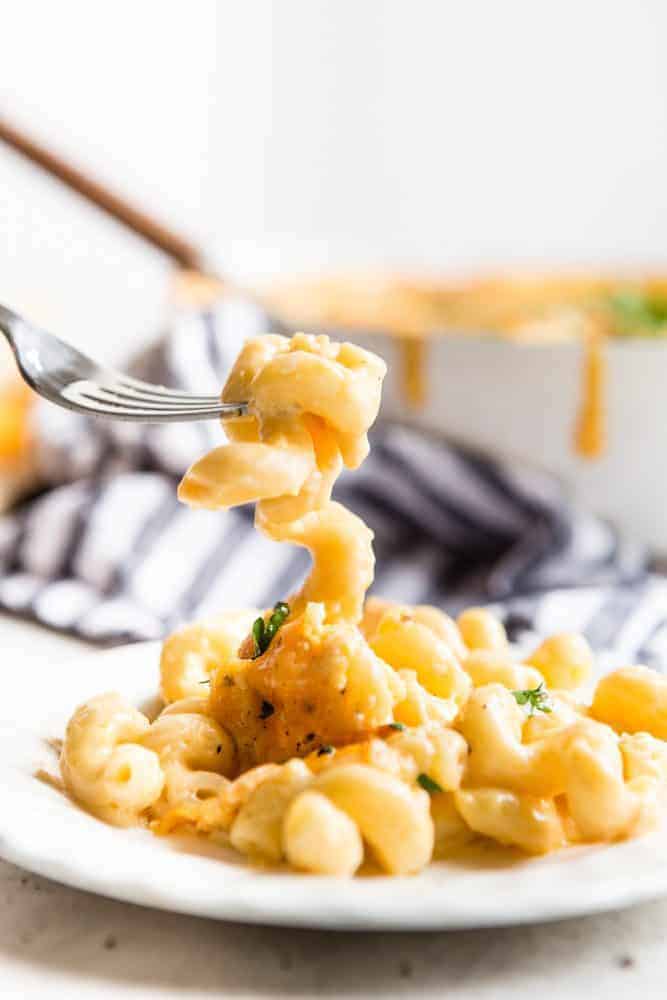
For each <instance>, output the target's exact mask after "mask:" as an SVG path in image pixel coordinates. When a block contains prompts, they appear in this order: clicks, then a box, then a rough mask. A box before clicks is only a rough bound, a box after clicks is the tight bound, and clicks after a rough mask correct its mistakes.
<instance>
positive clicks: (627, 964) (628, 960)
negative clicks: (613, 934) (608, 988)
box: [618, 955, 635, 969]
mask: <svg viewBox="0 0 667 1000" xmlns="http://www.w3.org/2000/svg"><path fill="white" fill-rule="evenodd" d="M634 965H635V960H634V958H633V957H632V955H621V957H620V958H619V959H618V966H619V968H620V969H632V968H633V967H634Z"/></svg>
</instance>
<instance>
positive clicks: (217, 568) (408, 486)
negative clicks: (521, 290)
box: [0, 301, 667, 666]
mask: <svg viewBox="0 0 667 1000" xmlns="http://www.w3.org/2000/svg"><path fill="white" fill-rule="evenodd" d="M268 329H273V330H276V329H278V330H280V328H279V325H277V324H276V323H275V322H271V321H270V320H269V319H268V318H267V317H266V316H265V315H263V314H262V313H261V311H260V310H259V309H258V308H257V307H255V306H253V305H250V304H248V303H244V302H232V301H227V302H223V303H221V305H220V307H219V308H218V309H217V310H216V311H215V312H207V313H185V314H182V315H180V316H179V317H177V318H176V320H175V322H174V326H173V329H172V330H171V331H170V332H169V333H168V334H166V335H165V336H164V337H163V338H162V339H161V340H160V342H159V343H158V344H157V345H156V346H155V347H154V348H153V349H152V350H150V351H149V352H147V353H146V355H145V356H144V357H142V358H141V359H139V361H138V362H137V363H136V364H135V366H134V370H135V372H137V373H138V374H140V375H141V376H142V377H145V378H148V379H150V380H152V381H156V382H160V383H163V384H167V385H175V386H182V387H184V388H187V389H196V390H197V391H199V392H217V391H218V389H219V387H220V385H221V384H222V382H223V381H224V377H225V373H226V371H227V369H228V367H229V365H230V363H231V361H232V359H233V358H234V357H235V355H236V353H237V350H238V347H239V345H240V343H241V342H242V341H243V340H244V339H245V338H246V337H248V336H251V335H253V334H256V333H260V332H266V331H267V330H268ZM43 407H44V408H43V410H42V411H41V414H40V422H41V428H40V438H41V442H42V455H41V473H42V476H43V481H44V483H45V484H46V488H45V489H44V491H43V492H42V493H41V494H40V495H38V496H37V497H35V498H33V499H31V500H30V501H28V502H26V503H24V504H23V505H22V506H21V507H20V508H19V509H18V510H16V511H15V512H14V513H12V514H10V515H6V516H5V517H3V518H1V519H0V608H2V609H4V610H6V611H10V612H13V613H15V614H18V615H24V616H27V617H29V618H32V619H36V620H37V621H40V622H43V623H44V624H46V625H49V626H51V627H53V628H56V629H61V630H64V631H67V632H71V633H74V634H76V635H79V636H81V637H84V638H86V639H89V640H92V641H95V642H100V643H119V642H124V641H129V640H135V639H144V638H154V637H158V636H161V635H163V634H164V633H165V632H166V631H168V630H169V629H171V628H173V627H174V626H175V625H177V624H178V623H180V622H182V621H185V620H188V619H193V618H200V617H206V616H208V615H213V614H215V613H216V612H218V611H220V610H221V609H224V608H227V607H240V606H244V605H250V606H266V605H269V604H271V603H273V602H274V601H275V600H277V599H279V598H283V597H285V596H286V595H287V594H288V593H289V592H290V590H291V589H292V588H294V587H295V586H296V585H297V583H298V582H299V581H300V579H301V578H302V577H303V575H304V574H305V572H306V569H307V556H306V554H305V553H304V552H302V551H301V550H298V549H294V548H291V547H289V546H285V545H277V544H275V543H273V542H270V541H268V540H267V539H265V538H263V537H262V536H261V535H259V534H258V533H257V532H255V531H254V530H253V526H252V511H251V510H250V509H238V510H232V511H229V512H226V513H209V512H203V511H191V510H188V509H187V508H186V507H183V506H181V505H180V504H179V503H178V501H177V500H176V493H175V485H176V481H177V479H178V477H179V476H180V475H181V474H182V473H183V471H184V470H185V468H186V467H187V466H188V465H189V464H190V462H191V461H192V460H193V459H194V458H195V457H197V456H199V455H201V454H202V453H203V452H205V451H206V450H207V449H208V448H210V447H211V446H213V445H214V444H216V443H218V442H219V441H221V440H222V437H223V436H222V431H221V429H220V428H219V427H218V426H217V425H216V424H214V423H202V424H180V425H174V424H170V425H162V426H150V427H147V426H145V425H130V424H110V423H104V422H94V421H90V420H87V419H85V418H82V417H79V416H76V415H74V414H71V413H69V412H68V411H64V410H58V409H57V408H56V407H53V406H51V405H50V404H46V403H45V404H43ZM372 437H373V440H372V444H373V448H372V451H371V455H370V457H369V458H368V460H367V461H366V462H365V463H364V465H363V466H362V467H361V469H360V470H358V471H356V472H355V473H354V474H349V475H344V476H343V478H342V480H341V482H340V484H339V488H338V490H337V496H338V498H339V499H340V500H342V501H343V502H344V503H345V504H347V505H348V506H350V507H351V508H352V509H353V510H355V511H356V512H357V513H358V514H360V515H361V517H363V518H364V520H366V521H367V522H368V524H369V525H370V526H371V528H372V529H373V531H374V532H375V551H376V555H377V574H376V581H375V585H374V591H375V592H376V593H379V594H381V595H383V596H386V597H389V598H393V599H400V600H401V601H405V602H407V603H421V602H425V603H430V604H436V605H439V606H442V607H444V608H447V609H449V610H454V611H455V610H456V609H457V608H459V607H461V606H463V605H465V604H469V603H471V602H476V603H477V602H485V603H494V604H496V605H498V607H499V610H500V611H501V612H502V613H503V614H504V616H505V618H506V621H507V624H508V626H509V628H510V632H511V633H512V634H513V635H514V636H520V635H521V633H524V632H528V631H529V630H535V631H537V632H540V633H542V632H548V631H553V630H556V629H577V630H579V629H580V630H582V631H584V632H585V634H586V635H587V636H588V637H589V639H590V640H591V641H592V642H593V643H594V645H596V646H597V647H598V648H602V649H605V648H609V647H611V646H614V647H616V648H617V650H618V651H619V654H620V655H622V656H623V657H624V658H626V659H628V658H629V659H635V658H637V657H640V658H641V659H643V660H644V661H645V662H649V663H653V664H654V665H656V666H659V665H660V663H661V660H662V658H663V657H665V658H667V584H666V583H665V582H663V581H662V580H661V579H660V578H657V577H652V576H650V575H648V574H647V572H646V570H645V562H644V556H643V553H642V551H641V550H640V548H639V547H638V546H635V545H633V544H628V543H626V542H624V541H623V540H622V539H621V538H620V537H619V536H618V534H617V533H616V531H615V530H614V529H613V528H611V527H610V526H609V525H608V524H606V523H604V522H602V521H600V520H599V519H597V518H595V517H593V516H591V515H590V514H588V513H586V512H585V511H582V510H578V509H575V508H574V507H572V506H570V505H569V504H568V503H567V502H566V500H565V499H564V497H563V495H562V493H561V491H560V489H559V487H558V486H557V485H556V484H555V483H554V482H553V481H552V480H551V479H550V478H549V477H547V476H544V475H542V474H536V473H534V472H532V471H531V472H528V471H526V470H525V469H523V468H519V467H514V466H510V465H506V464H503V463H500V462H497V461H493V460H491V459H489V458H481V457H479V456H478V455H475V454H472V453H469V452H466V451H464V450H461V449H460V448H454V447H452V446H451V445H449V444H448V443H446V442H445V441H444V440H442V439H439V438H436V437H430V436H428V435H425V434H424V433H423V432H418V431H416V430H414V429H411V428H409V427H408V426H403V425H397V424H388V423H384V422H382V421H380V422H379V423H378V425H377V427H376V429H375V430H374V432H373V435H372Z"/></svg>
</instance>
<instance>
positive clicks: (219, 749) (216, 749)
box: [215, 743, 222, 753]
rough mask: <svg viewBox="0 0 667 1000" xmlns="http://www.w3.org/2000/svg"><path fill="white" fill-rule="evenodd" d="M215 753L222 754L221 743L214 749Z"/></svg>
mask: <svg viewBox="0 0 667 1000" xmlns="http://www.w3.org/2000/svg"><path fill="white" fill-rule="evenodd" d="M215 752H216V753H222V743H218V745H217V747H216V748H215Z"/></svg>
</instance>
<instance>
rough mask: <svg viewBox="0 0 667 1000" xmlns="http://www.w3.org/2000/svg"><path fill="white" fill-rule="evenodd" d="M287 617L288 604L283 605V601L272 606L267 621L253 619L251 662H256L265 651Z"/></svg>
mask: <svg viewBox="0 0 667 1000" xmlns="http://www.w3.org/2000/svg"><path fill="white" fill-rule="evenodd" d="M288 615H289V604H285V602H284V601H278V603H277V604H274V605H273V611H272V613H271V617H270V618H269V620H268V621H264V619H263V618H255V620H254V622H253V623H252V637H253V639H254V642H255V652H254V654H253V657H252V659H253V660H256V659H257V657H258V656H261V655H262V653H265V652H266V651H267V649H268V648H269V646H270V645H271V641H272V639H273V637H274V636H275V634H276V632H277V631H278V629H279V628H280V626H281V625H283V624H284V622H285V619H286V618H287V616H288Z"/></svg>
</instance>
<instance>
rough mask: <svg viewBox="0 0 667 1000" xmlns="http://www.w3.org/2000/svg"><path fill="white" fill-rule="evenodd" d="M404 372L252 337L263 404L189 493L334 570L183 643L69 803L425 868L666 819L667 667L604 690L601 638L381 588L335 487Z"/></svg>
mask: <svg viewBox="0 0 667 1000" xmlns="http://www.w3.org/2000/svg"><path fill="white" fill-rule="evenodd" d="M383 375H384V364H383V363H382V362H381V361H380V360H379V359H378V358H377V357H375V356H373V355H372V354H369V353H368V352H366V351H363V350H361V349H359V348H357V347H354V346H352V345H351V344H335V343H332V342H331V341H330V340H329V339H328V338H327V337H313V336H306V335H304V334H297V335H295V336H294V337H292V338H291V339H287V338H285V337H280V336H266V337H260V338H255V339H253V340H250V341H249V342H248V343H247V344H246V345H245V347H244V348H243V350H242V352H241V354H240V356H239V358H238V360H237V362H236V364H235V366H234V368H233V370H232V372H231V374H230V376H229V379H228V381H227V384H226V386H225V388H224V391H223V399H224V400H225V401H229V402H241V401H243V402H247V403H248V415H247V416H244V417H239V418H234V419H232V420H228V421H226V423H225V429H226V431H227V435H228V438H229V443H228V444H226V445H223V446H222V447H220V448H216V449H215V450H214V451H212V452H210V453H209V454H207V455H205V456H204V457H203V458H201V459H200V460H199V461H197V462H195V464H194V465H193V466H192V467H191V468H190V470H189V471H188V472H187V474H186V475H185V477H184V479H183V481H182V483H181V485H180V488H179V496H180V498H181V499H182V500H183V501H184V502H185V503H188V504H190V505H192V506H195V507H204V508H208V509H220V508H227V507H231V506H234V505H235V504H242V503H247V502H250V501H252V502H255V503H256V504H257V507H256V525H257V527H258V529H259V530H260V531H263V532H264V533H265V534H266V535H268V536H269V538H271V539H274V540H276V541H280V542H282V541H288V542H292V543H294V544H296V545H301V546H304V547H305V548H306V549H308V550H309V552H310V553H311V556H312V561H313V565H312V570H311V572H310V575H309V576H308V578H307V579H306V581H305V583H304V584H303V586H302V587H301V588H300V589H299V590H298V591H297V592H296V593H294V594H291V595H286V597H285V600H284V601H282V602H279V603H278V604H276V605H275V607H274V608H270V609H266V610H263V611H257V610H231V611H226V612H223V613H222V614H221V615H220V616H219V617H218V618H216V619H215V620H212V621H207V622H202V623H198V624H194V625H188V626H186V627H184V628H182V629H180V630H179V631H177V632H175V633H174V634H173V635H171V636H170V637H169V638H168V639H167V640H166V642H165V643H164V647H163V651H162V659H161V695H162V699H163V701H164V708H163V710H162V712H161V713H160V714H159V715H158V716H157V718H156V719H154V720H153V721H150V720H149V719H148V718H147V717H146V716H145V715H143V714H142V713H141V712H139V711H138V710H137V709H136V708H135V707H134V706H132V705H130V704H128V703H127V702H125V701H124V700H123V699H122V698H121V697H120V696H119V695H117V694H102V695H99V696H98V697H96V698H93V699H91V700H89V701H88V702H86V703H85V704H84V705H82V706H81V707H79V708H78V709H77V710H76V712H75V713H74V715H73V717H72V719H71V720H70V722H69V724H68V727H67V732H66V735H65V740H64V745H63V750H62V758H61V770H62V775H63V779H64V782H65V785H66V787H67V789H68V791H69V793H70V794H71V795H72V796H73V797H74V798H75V799H76V800H77V801H78V802H80V803H81V804H82V805H83V806H85V807H86V808H88V809H89V810H90V811H91V812H93V813H94V814H96V815H97V816H99V817H100V818H102V819H104V820H107V821H108V822H111V823H115V824H118V825H128V824H135V823H144V824H147V825H148V826H149V827H150V829H151V830H153V831H154V832H155V833H156V834H160V835H165V834H169V833H171V832H174V831H180V832H191V833H197V834H200V835H203V836H208V837H210V838H212V839H214V840H216V841H218V842H223V843H225V844H227V845H231V846H232V847H233V848H235V849H236V850H237V851H238V852H239V854H240V855H243V856H244V857H246V858H248V859H250V860H253V861H258V862H260V863H263V864H271V865H275V864H280V863H286V864H288V865H290V866H291V867H293V868H294V869H297V870H299V871H304V872H315V873H321V874H328V875H336V876H345V875H347V876H350V875H353V874H354V873H356V872H358V871H359V870H360V868H362V866H363V865H364V863H365V862H366V861H369V862H371V861H372V862H374V863H375V864H376V865H377V866H379V867H380V869H381V870H382V871H384V872H386V873H389V874H395V875H405V874H410V873H414V872H418V871H420V870H421V869H422V868H424V866H426V865H427V864H428V863H429V862H430V861H431V859H432V858H434V857H436V858H437V857H446V856H447V855H448V854H451V853H452V852H454V851H455V850H459V849H460V848H461V847H462V846H463V845H465V844H467V843H469V842H470V841H473V840H476V839H480V838H487V839H490V840H492V841H496V842H498V843H499V844H503V845H508V846H512V847H514V848H517V849H520V850H522V851H524V852H527V853H529V854H544V853H546V852H549V851H553V850H556V849H559V848H562V847H564V846H566V845H568V844H577V843H587V842H597V841H613V840H616V839H618V838H624V837H631V836H634V835H637V834H640V833H642V832H643V831H645V830H648V829H650V828H652V827H653V826H654V825H655V824H656V823H657V821H658V817H659V812H660V807H661V803H662V800H663V798H664V795H665V789H666V788H667V742H666V741H665V740H667V679H666V678H665V677H663V676H661V675H659V674H657V673H655V672H654V671H651V670H648V669H646V668H645V667H640V666H630V667H626V668H624V669H621V670H617V671H616V672H615V673H612V674H610V675H608V676H606V677H605V678H604V679H603V680H602V681H601V682H600V683H599V684H598V685H597V687H596V688H595V690H594V691H593V692H592V697H591V696H590V695H589V694H588V685H589V684H590V678H591V676H592V668H593V657H592V653H591V650H590V649H589V647H588V645H587V643H586V641H585V640H584V639H583V638H582V637H581V636H578V635H570V634H563V635H559V636H553V637H551V638H550V639H547V640H546V641H545V642H543V643H542V644H541V645H540V646H539V647H538V648H537V649H535V650H533V651H532V652H531V653H530V654H529V655H527V656H524V657H520V656H519V655H518V654H517V652H516V651H515V650H514V649H513V647H512V646H511V644H510V643H509V642H508V639H507V636H506V634H505V630H504V628H503V626H502V624H501V622H500V621H499V620H498V619H497V618H494V617H493V616H492V615H491V614H490V613H489V612H488V611H487V610H485V609H483V608H469V609H468V610H466V611H464V612H463V613H462V614H461V615H460V616H459V618H458V620H457V621H454V620H453V619H452V618H450V617H448V616H447V615H446V614H444V613H443V612H442V611H440V610H439V609H437V608H434V607H428V606H419V607H413V606H410V605H401V604H393V603H390V602H387V601H383V600H381V599H379V598H370V599H369V600H365V594H366V590H367V588H368V586H369V584H370V583H371V581H372V578H373V550H372V534H371V532H370V531H369V529H368V528H367V527H366V526H365V525H364V524H363V522H362V521H360V520H359V518H358V517H356V516H355V515H354V514H352V513H351V512H350V511H349V510H346V509H345V508H344V507H342V506H341V505H340V504H338V503H336V502H335V501H333V500H332V499H331V491H332V487H333V485H334V482H335V480H336V477H337V476H338V474H339V473H340V471H341V468H342V466H343V465H345V466H348V467H349V468H355V467H357V466H358V465H359V464H360V463H361V462H362V461H363V459H364V458H365V456H366V454H367V452H368V441H367V437H366V435H367V432H368V429H369V427H370V426H371V424H372V423H373V421H374V419H375V417H376V415H377V411H378V407H379V402H380V388H381V383H382V378H383Z"/></svg>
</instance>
